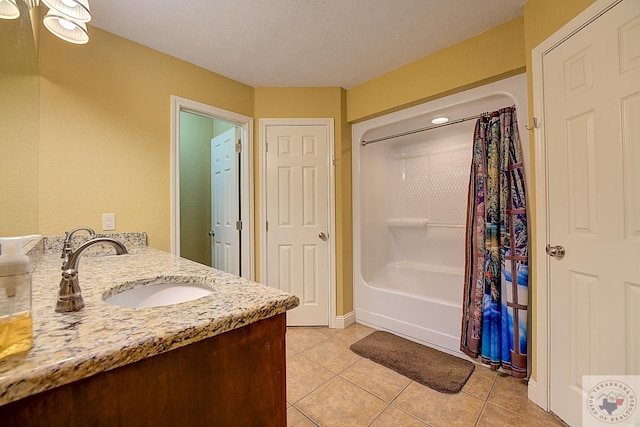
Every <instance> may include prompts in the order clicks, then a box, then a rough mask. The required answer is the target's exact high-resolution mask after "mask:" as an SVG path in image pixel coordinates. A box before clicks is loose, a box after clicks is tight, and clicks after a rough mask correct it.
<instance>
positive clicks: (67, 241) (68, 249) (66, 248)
mask: <svg viewBox="0 0 640 427" xmlns="http://www.w3.org/2000/svg"><path fill="white" fill-rule="evenodd" d="M82 230H84V231H86V232H88V233H89V235H90V236H95V235H96V232H95V231H93V228H90V227H78V228H74V229H73V230H71V231H65V233H64V243H63V244H62V255H61V256H60V258H62V259H63V261H62V269H63V270H64V266H65V265H66V264H67V261H68V260H69V256H71V254H72V253H73V248H72V246H71V238H72V237H73V235H74V234H75V233H76V232H78V231H82Z"/></svg>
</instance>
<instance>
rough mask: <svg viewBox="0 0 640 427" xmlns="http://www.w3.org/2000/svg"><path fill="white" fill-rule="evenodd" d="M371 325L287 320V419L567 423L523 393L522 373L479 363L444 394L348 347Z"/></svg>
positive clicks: (302, 423) (379, 423)
mask: <svg viewBox="0 0 640 427" xmlns="http://www.w3.org/2000/svg"><path fill="white" fill-rule="evenodd" d="M371 332H373V329H371V328H369V327H367V326H364V325H360V324H354V325H351V326H349V327H348V328H345V329H328V328H321V327H289V328H287V402H288V409H287V416H288V426H290V427H306V426H311V427H313V426H340V427H344V426H372V427H387V426H389V427H390V426H393V427H398V426H403V427H404V426H407V427H413V426H423V427H424V426H433V427H437V426H447V427H449V426H491V427H499V426H515V425H517V426H566V424H564V423H563V422H562V421H561V420H560V419H559V418H557V417H556V416H555V415H553V414H551V413H547V412H544V411H543V410H542V409H540V408H539V407H538V406H536V405H535V404H534V403H533V402H531V401H529V400H528V399H527V385H526V383H525V382H524V381H522V380H518V379H515V378H512V377H510V376H508V375H505V374H502V373H498V372H495V371H492V370H490V369H488V368H486V367H484V366H481V365H478V366H476V369H475V371H474V373H473V374H472V375H471V378H470V379H469V381H468V382H467V384H466V385H465V386H464V388H463V389H462V392H460V393H458V394H444V393H439V392H437V391H434V390H432V389H430V388H428V387H425V386H423V385H421V384H418V383H416V382H414V381H412V380H410V379H409V378H406V377H404V376H402V375H400V374H398V373H396V372H394V371H392V370H390V369H388V368H385V367H383V366H381V365H378V364H376V363H373V362H371V361H370V360H368V359H365V358H362V357H360V356H358V355H356V354H355V353H353V352H352V351H351V350H350V349H349V346H350V345H351V344H352V343H354V342H356V341H358V340H359V339H360V338H363V337H365V336H366V335H368V334H370V333H371Z"/></svg>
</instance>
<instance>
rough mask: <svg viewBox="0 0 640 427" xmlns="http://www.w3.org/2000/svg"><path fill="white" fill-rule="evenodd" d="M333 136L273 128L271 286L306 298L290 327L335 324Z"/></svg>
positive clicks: (317, 129)
mask: <svg viewBox="0 0 640 427" xmlns="http://www.w3.org/2000/svg"><path fill="white" fill-rule="evenodd" d="M327 132H328V130H327V127H326V126H320V125H318V126H315V125H309V126H274V125H270V126H268V127H267V134H266V141H267V152H266V174H265V177H266V181H267V182H266V190H267V194H266V203H267V209H266V212H267V218H266V221H267V224H268V226H267V233H266V236H267V244H266V247H267V253H266V254H264V256H266V257H267V262H266V266H267V272H266V279H267V282H266V283H267V284H268V285H269V286H273V287H276V288H279V289H282V290H284V291H287V292H291V293H292V294H295V295H297V296H298V298H300V306H298V307H297V308H295V309H293V310H291V311H289V312H287V323H288V324H289V325H298V326H301V325H327V324H328V321H329V244H328V229H327V227H328V213H329V212H328V206H329V205H328V203H329V192H328V190H329V188H328V187H329V186H328V175H327V173H328V171H327V169H328V159H327V152H328V151H327V149H328V147H327V142H328V138H327Z"/></svg>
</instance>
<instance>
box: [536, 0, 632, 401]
mask: <svg viewBox="0 0 640 427" xmlns="http://www.w3.org/2000/svg"><path fill="white" fill-rule="evenodd" d="M622 1H623V0H596V1H595V2H594V3H593V4H591V5H590V6H589V7H587V8H586V9H585V10H584V11H582V12H581V13H580V14H578V15H577V16H576V17H574V18H573V19H572V20H571V21H569V22H568V23H566V24H565V25H564V26H563V27H562V28H560V29H559V30H558V31H556V32H555V33H553V34H552V35H551V36H550V37H549V38H547V39H546V40H544V41H543V42H542V43H540V44H539V45H538V46H536V47H535V48H534V49H533V50H532V51H531V60H532V83H533V117H536V118H537V119H538V124H539V127H538V128H537V129H535V132H534V147H535V183H536V185H535V188H536V191H535V194H536V221H535V227H536V232H535V238H536V249H535V253H534V255H535V258H536V264H535V273H536V292H535V295H536V307H537V308H536V315H537V316H536V337H535V338H536V348H535V360H536V381H535V382H534V381H530V382H529V389H528V397H529V399H530V400H532V401H533V402H535V403H536V404H537V405H538V406H540V407H541V408H542V409H544V410H545V411H548V410H549V408H550V401H551V395H550V382H551V366H550V361H551V343H550V342H549V339H550V328H551V322H550V320H551V319H550V310H549V307H550V300H549V281H550V277H549V257H548V256H547V254H546V252H545V246H546V244H547V243H548V242H549V208H548V199H547V197H548V186H549V182H548V181H549V180H548V170H547V139H546V128H545V115H544V90H543V89H544V88H543V84H544V81H543V58H544V55H546V54H548V53H549V52H551V51H552V50H553V49H555V48H556V47H557V46H558V45H560V44H561V43H563V42H564V41H565V40H567V39H568V38H569V37H571V36H573V35H574V34H575V33H577V32H578V31H580V30H581V29H582V28H584V27H585V26H587V25H588V24H590V23H591V22H592V21H594V20H595V19H597V18H598V17H599V16H600V15H602V14H603V13H605V12H606V11H607V10H609V9H611V8H612V7H614V6H615V5H617V4H618V3H620V2H622Z"/></svg>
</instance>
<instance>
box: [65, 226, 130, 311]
mask: <svg viewBox="0 0 640 427" xmlns="http://www.w3.org/2000/svg"><path fill="white" fill-rule="evenodd" d="M101 243H107V244H109V245H111V246H113V247H114V248H115V249H116V253H117V254H118V255H122V254H126V253H128V252H127V248H125V246H124V245H123V244H122V243H120V242H118V241H117V240H114V239H110V238H108V237H98V238H96V239H92V240H89V241H87V242H84V243H83V244H82V245H80V247H78V249H77V250H76V251H75V252H72V253H71V255H69V258H68V259H67V260H66V262H65V263H64V265H63V266H62V280H60V291H59V293H58V302H57V304H56V312H58V313H67V312H71V311H78V310H81V309H82V308H83V307H84V301H83V299H82V294H81V293H80V282H79V281H78V264H79V263H80V256H82V254H83V252H84V251H85V250H86V249H87V248H89V247H91V246H93V245H96V244H101Z"/></svg>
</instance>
